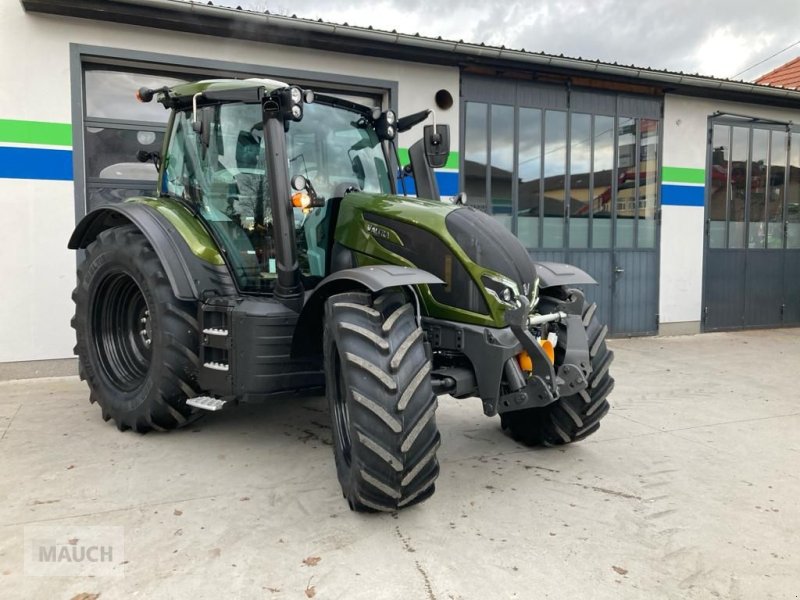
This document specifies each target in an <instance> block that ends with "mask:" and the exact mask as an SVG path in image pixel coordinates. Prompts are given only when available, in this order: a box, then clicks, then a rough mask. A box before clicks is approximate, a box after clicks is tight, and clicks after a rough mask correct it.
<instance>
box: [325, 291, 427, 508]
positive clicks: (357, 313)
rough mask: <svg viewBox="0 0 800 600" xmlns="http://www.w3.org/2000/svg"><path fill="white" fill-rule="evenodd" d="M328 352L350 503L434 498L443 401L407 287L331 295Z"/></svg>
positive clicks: (338, 451) (338, 455)
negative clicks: (434, 384) (439, 408)
mask: <svg viewBox="0 0 800 600" xmlns="http://www.w3.org/2000/svg"><path fill="white" fill-rule="evenodd" d="M324 353H325V377H326V395H327V398H328V403H329V406H330V412H331V421H332V430H333V449H334V456H335V459H336V471H337V474H338V477H339V483H340V484H341V486H342V493H343V494H344V497H345V498H346V499H347V501H348V503H349V504H350V508H351V509H353V510H356V511H362V512H373V511H395V510H398V509H399V508H403V507H406V506H411V505H412V504H416V503H418V502H421V501H423V500H425V499H426V498H428V497H430V496H431V495H432V494H433V492H434V489H435V488H434V482H435V480H436V478H437V476H438V475H439V463H438V461H437V459H436V450H437V449H438V447H439V442H440V437H439V431H438V429H437V427H436V418H435V414H436V406H437V404H436V396H434V394H433V388H432V386H431V378H430V370H431V363H430V361H429V360H428V357H427V355H426V352H425V347H424V343H423V337H422V330H421V329H420V328H419V326H418V324H417V321H416V318H415V315H414V307H413V305H412V304H411V303H409V301H408V299H407V297H406V295H405V293H404V292H403V291H401V290H389V291H384V292H381V293H379V294H377V295H376V296H375V297H374V298H373V296H372V295H370V294H368V293H361V292H352V293H346V294H337V295H334V296H331V297H330V298H329V299H328V300H327V302H326V305H325V329H324Z"/></svg>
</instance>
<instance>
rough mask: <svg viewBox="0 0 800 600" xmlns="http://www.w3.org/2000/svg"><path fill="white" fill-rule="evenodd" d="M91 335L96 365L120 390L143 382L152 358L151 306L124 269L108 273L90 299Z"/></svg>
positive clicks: (128, 390) (134, 386) (134, 387)
mask: <svg viewBox="0 0 800 600" xmlns="http://www.w3.org/2000/svg"><path fill="white" fill-rule="evenodd" d="M91 320H92V338H93V340H94V347H95V351H96V352H97V357H98V362H99V366H100V368H101V369H102V371H103V373H104V374H105V376H106V377H107V378H108V380H109V381H110V382H111V383H112V384H113V386H114V387H116V388H117V389H119V390H122V391H126V392H130V391H133V390H135V389H136V388H138V387H139V386H141V385H142V383H143V382H144V380H145V377H146V376H147V371H148V369H149V368H150V361H151V358H152V348H151V346H152V339H153V336H152V328H151V317H150V309H149V307H148V306H147V301H146V300H145V297H144V294H143V293H142V290H141V288H139V286H138V285H137V283H136V281H134V279H133V278H132V277H131V276H130V275H129V274H128V273H126V272H124V271H117V272H114V273H110V274H108V275H107V276H106V277H105V279H103V280H102V281H101V282H100V285H98V286H97V289H96V290H95V293H94V300H93V302H92V315H91Z"/></svg>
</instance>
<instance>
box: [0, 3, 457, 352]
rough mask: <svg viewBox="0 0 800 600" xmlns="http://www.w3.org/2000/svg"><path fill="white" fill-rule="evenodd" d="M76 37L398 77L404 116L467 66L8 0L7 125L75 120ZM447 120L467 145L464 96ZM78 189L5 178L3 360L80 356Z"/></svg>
mask: <svg viewBox="0 0 800 600" xmlns="http://www.w3.org/2000/svg"><path fill="white" fill-rule="evenodd" d="M70 43H76V44H83V45H92V46H104V47H110V48H115V49H126V50H136V51H147V52H157V53H162V54H169V55H177V56H181V57H194V58H198V59H214V60H218V61H230V62H232V63H247V64H256V65H262V66H264V67H270V66H273V67H281V68H294V69H301V70H307V71H315V72H324V73H331V74H340V75H349V76H355V77H362V78H363V77H366V78H373V79H384V80H390V81H396V82H398V84H399V99H398V101H399V108H400V111H401V113H402V114H408V113H412V112H415V111H419V110H422V109H424V108H433V107H434V106H435V104H434V95H435V93H436V91H438V90H440V89H442V88H444V89H447V90H449V91H450V93H451V94H452V95H453V97H454V98H458V86H459V73H458V69H457V68H449V67H440V66H433V65H424V64H417V63H407V62H402V61H395V60H387V59H379V58H371V57H365V56H353V55H347V54H339V53H334V52H323V51H315V50H310V49H302V48H289V47H282V46H275V45H270V44H258V43H254V42H244V41H237V40H229V39H221V38H217V37H211V36H201V35H194V34H185V33H176V32H167V31H164V30H158V29H148V28H142V27H131V26H125V25H116V24H113V23H107V22H102V23H101V22H94V21H90V20H83V19H68V18H59V17H53V16H47V15H40V14H27V13H25V12H24V11H23V9H22V6H21V5H20V3H19V2H2V3H0V53H2V56H4V57H6V58H5V59H4V60H2V61H0V123H1V122H2V120H30V121H43V122H48V123H70V121H71V111H72V102H73V100H74V101H76V102H77V101H79V100H78V99H73V98H71V92H70ZM10 57H13V58H10ZM133 92H134V90H131V95H132V94H133ZM437 118H438V120H439V122H444V123H447V124H449V125H450V129H451V147H452V148H454V149H457V148H458V140H459V137H458V124H459V123H458V103H457V102H456V103H455V105H454V107H453V108H451V109H450V110H448V111H444V112H443V111H437ZM411 135H419V134H418V132H417V131H415V132H412V133H411V134H407V136H411ZM411 141H413V140H412V139H411V138H410V137H407V138H406V139H401V140H400V145H401V146H402V145H408V144H409V143H410V142H411ZM0 144H2V140H0ZM19 145H21V146H24V144H19ZM73 190H74V188H73V184H72V182H71V181H45V180H40V179H16V178H2V177H0V210H2V215H3V216H2V218H0V248H2V250H1V251H0V253H1V254H0V257H2V260H0V281H2V282H3V286H2V292H0V300H2V301H1V302H0V363H3V362H13V361H31V360H41V359H54V358H68V357H71V356H72V347H73V345H74V343H75V342H74V333H73V330H72V329H71V328H70V326H69V321H70V318H71V315H72V310H73V306H72V301H71V299H70V294H71V291H72V288H73V287H74V281H75V275H74V271H75V254H74V252H72V251H70V250H67V247H66V244H67V240H68V238H69V235H70V233H71V232H72V228H73V227H74V224H75V215H74V208H73V207H74V195H73V194H74V192H73Z"/></svg>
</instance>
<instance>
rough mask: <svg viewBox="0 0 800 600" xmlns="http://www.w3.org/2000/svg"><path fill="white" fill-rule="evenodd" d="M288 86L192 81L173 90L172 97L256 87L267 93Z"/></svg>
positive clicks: (267, 82) (265, 81)
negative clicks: (263, 89)
mask: <svg viewBox="0 0 800 600" xmlns="http://www.w3.org/2000/svg"><path fill="white" fill-rule="evenodd" d="M287 85H288V84H286V83H284V82H282V81H276V80H274V79H264V78H252V79H203V80H202V81H192V82H190V83H181V84H179V85H176V86H175V87H173V88H171V90H170V92H171V94H170V95H171V96H173V97H177V98H184V97H187V96H189V97H191V96H194V95H195V94H197V93H202V92H226V91H231V90H244V89H249V88H254V87H263V88H265V89H266V90H267V92H272V91H274V90H277V89H280V88H284V87H286V86H287Z"/></svg>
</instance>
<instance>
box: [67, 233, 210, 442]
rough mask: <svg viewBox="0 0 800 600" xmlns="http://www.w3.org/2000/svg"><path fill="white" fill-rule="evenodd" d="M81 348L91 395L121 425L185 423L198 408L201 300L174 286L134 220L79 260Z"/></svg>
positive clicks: (78, 335)
mask: <svg viewBox="0 0 800 600" xmlns="http://www.w3.org/2000/svg"><path fill="white" fill-rule="evenodd" d="M72 298H73V300H74V301H75V317H74V319H73V320H72V326H73V327H74V328H75V333H76V338H77V345H76V346H75V353H76V354H77V355H78V357H79V359H80V375H81V378H82V379H85V380H86V382H87V383H88V384H89V389H90V393H91V395H90V400H91V401H92V402H97V403H98V404H99V405H100V408H101V410H102V414H103V418H104V419H105V420H106V421H108V420H109V419H113V420H114V422H115V423H116V425H117V427H118V428H119V429H120V430H125V429H133V430H135V431H138V432H145V431H149V430H151V429H159V430H165V429H174V428H176V427H180V426H182V425H185V424H187V423H188V422H189V421H190V420H192V417H194V415H195V414H196V410H195V409H192V408H191V407H189V406H187V405H186V398H187V397H189V396H190V395H196V391H195V390H196V388H195V381H196V373H197V371H198V366H199V360H198V357H197V354H196V352H197V350H196V349H197V347H198V327H197V319H196V317H195V307H194V305H193V304H192V303H189V302H181V301H179V300H177V299H176V298H175V296H174V295H173V293H172V288H171V287H170V284H169V281H168V280H167V277H166V274H165V273H164V270H163V268H162V267H161V262H160V261H159V259H158V256H157V255H156V253H155V251H154V250H153V248H152V246H151V245H150V243H149V242H148V241H147V239H146V238H145V236H144V235H143V234H142V233H141V232H140V231H139V230H138V229H137V228H136V227H134V226H133V225H129V226H125V227H115V228H112V229H108V230H106V231H103V232H101V233H100V234H99V235H98V236H97V239H96V240H95V241H94V242H92V243H91V244H90V245H89V246H88V248H87V249H86V260H85V261H84V262H83V263H82V264H81V265H80V266H79V267H78V287H77V288H76V289H75V291H74V292H73V295H72Z"/></svg>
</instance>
